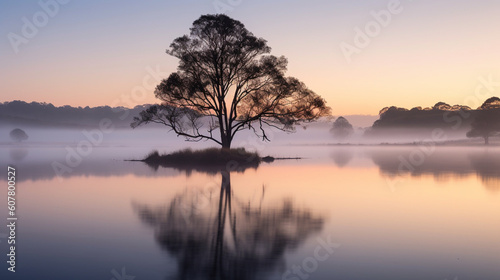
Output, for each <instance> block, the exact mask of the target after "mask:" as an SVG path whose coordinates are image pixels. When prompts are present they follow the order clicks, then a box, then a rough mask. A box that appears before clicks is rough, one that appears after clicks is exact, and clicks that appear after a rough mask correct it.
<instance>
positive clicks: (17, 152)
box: [9, 148, 28, 161]
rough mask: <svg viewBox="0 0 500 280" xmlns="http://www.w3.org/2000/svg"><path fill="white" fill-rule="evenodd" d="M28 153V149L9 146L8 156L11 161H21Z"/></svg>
mask: <svg viewBox="0 0 500 280" xmlns="http://www.w3.org/2000/svg"><path fill="white" fill-rule="evenodd" d="M27 155H28V149H26V148H10V149H9V157H10V159H12V160H13V161H21V160H23V159H24V158H25V157H26V156H27Z"/></svg>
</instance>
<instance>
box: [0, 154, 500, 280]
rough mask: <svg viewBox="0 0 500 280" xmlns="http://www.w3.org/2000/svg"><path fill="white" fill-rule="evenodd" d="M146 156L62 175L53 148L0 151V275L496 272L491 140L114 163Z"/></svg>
mask: <svg viewBox="0 0 500 280" xmlns="http://www.w3.org/2000/svg"><path fill="white" fill-rule="evenodd" d="M148 151H149V150H147V149H143V148H136V149H132V148H127V147H123V148H120V147H108V148H106V147H103V148H95V150H94V151H93V152H92V153H91V154H90V155H89V156H87V157H85V158H83V160H82V162H81V163H78V164H75V167H71V168H70V169H71V170H70V171H68V170H67V171H68V172H65V174H64V175H63V176H62V177H60V176H56V174H55V172H54V170H53V168H52V166H51V165H52V163H53V162H59V163H65V157H66V156H67V151H65V150H64V148H54V147H44V148H36V147H23V146H19V147H8V146H3V147H1V148H0V153H1V157H0V158H1V163H2V168H3V169H4V170H5V171H3V172H2V176H1V177H0V178H1V180H2V181H1V185H3V186H4V187H2V188H1V190H0V193H1V196H2V197H3V198H5V197H6V194H7V187H6V185H7V183H6V177H5V176H6V166H7V165H8V164H12V165H14V166H16V168H17V190H18V193H17V205H18V210H17V211H18V212H17V213H18V218H19V220H18V222H17V223H18V226H17V236H16V239H17V243H16V244H17V252H16V254H17V255H16V256H17V263H16V271H17V272H16V273H15V274H14V273H9V272H7V265H6V260H7V257H6V253H7V243H6V239H5V238H0V241H1V243H0V248H1V256H2V257H1V260H2V263H3V264H4V265H3V268H2V271H1V272H0V275H1V279H54V280H57V279H72V280H75V279H86V280H88V279H103V280H109V279H116V280H120V279H129V280H131V279H135V280H143V279H144V280H145V279H148V280H150V279H242V280H244V279H294V280H296V279H352V280H355V279H360V280H361V279H363V280H365V279H372V280H373V279H385V280H387V279H405V280H411V279H415V280H417V279H418V280H422V279H432V280H441V279H442V280H444V279H459V280H465V279H474V280H481V279H482V280H488V279H491V280H498V279H500V238H499V236H500V149H498V148H483V147H469V148H464V147H439V148H436V149H431V150H422V149H421V148H418V147H416V146H412V147H380V146H379V147H375V146H372V147H369V146H367V147H349V146H272V147H271V148H269V149H268V150H266V154H271V155H277V156H300V157H303V158H304V159H302V160H282V161H275V162H273V163H270V164H266V163H265V164H261V166H259V167H258V168H257V169H247V170H239V172H231V173H229V174H227V173H215V174H207V173H204V172H198V171H185V170H184V171H183V170H175V169H166V168H160V169H158V170H154V169H152V168H150V167H148V166H146V165H144V164H143V163H140V162H126V161H123V159H130V158H140V157H142V156H143V155H144V154H145V153H147V152H148ZM4 173H5V174H4ZM1 203H2V204H1V209H2V211H0V215H1V218H2V221H4V222H3V223H6V218H7V217H6V216H7V210H6V209H7V206H6V201H5V199H2V202H1ZM0 233H1V234H4V235H2V236H0V237H5V233H6V227H5V226H2V227H1V230H0ZM5 277H6V278H5ZM133 277H135V278H133Z"/></svg>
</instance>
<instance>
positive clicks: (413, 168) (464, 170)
mask: <svg viewBox="0 0 500 280" xmlns="http://www.w3.org/2000/svg"><path fill="white" fill-rule="evenodd" d="M418 149H419V148H418V147H417V146H415V147H406V148H394V149H392V148H391V149H383V148H382V149H374V150H370V151H369V152H368V153H369V155H370V156H371V158H372V160H373V162H374V163H375V164H376V165H378V167H379V168H380V171H381V172H382V173H384V174H386V175H388V176H398V175H404V174H410V175H412V176H422V175H427V174H430V175H433V176H434V177H436V178H437V179H442V178H445V177H446V176H453V177H465V176H467V175H470V174H477V175H478V176H479V177H480V178H481V180H482V182H483V183H484V184H485V186H486V187H487V188H488V189H491V190H498V189H500V185H499V184H500V156H499V155H500V153H499V151H495V150H484V151H481V152H478V151H477V150H475V149H472V150H471V151H469V152H463V151H460V152H457V149H460V148H443V149H439V148H437V149H436V150H435V151H434V152H432V153H431V154H430V155H428V156H425V157H423V160H419V162H418V164H413V163H412V162H411V160H410V159H411V157H412V154H413V155H415V151H417V150H418Z"/></svg>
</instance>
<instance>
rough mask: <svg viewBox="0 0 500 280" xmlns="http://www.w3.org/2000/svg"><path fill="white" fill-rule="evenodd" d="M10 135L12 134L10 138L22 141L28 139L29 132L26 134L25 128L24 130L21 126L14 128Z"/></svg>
mask: <svg viewBox="0 0 500 280" xmlns="http://www.w3.org/2000/svg"><path fill="white" fill-rule="evenodd" d="M9 135H10V138H11V139H12V140H13V141H16V142H21V141H24V140H26V139H28V134H26V132H24V130H22V129H20V128H15V129H13V130H12V131H11V132H10V134H9Z"/></svg>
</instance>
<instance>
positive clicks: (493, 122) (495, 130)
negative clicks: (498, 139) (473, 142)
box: [467, 109, 500, 145]
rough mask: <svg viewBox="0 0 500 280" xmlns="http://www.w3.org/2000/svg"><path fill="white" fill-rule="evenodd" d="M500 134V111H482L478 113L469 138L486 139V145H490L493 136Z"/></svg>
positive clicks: (468, 135) (468, 133)
mask: <svg viewBox="0 0 500 280" xmlns="http://www.w3.org/2000/svg"><path fill="white" fill-rule="evenodd" d="M499 133H500V109H486V110H484V109H482V110H481V109H480V110H478V111H477V113H476V116H475V118H474V120H473V121H472V123H471V130H470V131H469V132H467V137H469V138H475V137H482V138H484V144H485V145H488V144H489V139H490V137H492V136H495V135H498V134H499Z"/></svg>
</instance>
